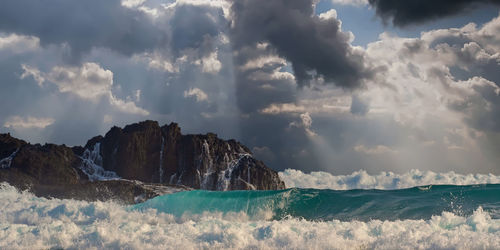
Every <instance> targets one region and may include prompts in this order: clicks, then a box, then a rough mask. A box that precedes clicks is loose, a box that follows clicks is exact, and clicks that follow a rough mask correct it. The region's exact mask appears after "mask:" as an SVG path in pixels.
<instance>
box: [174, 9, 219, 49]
mask: <svg viewBox="0 0 500 250" xmlns="http://www.w3.org/2000/svg"><path fill="white" fill-rule="evenodd" d="M170 25H171V26H172V43H171V47H172V50H173V52H174V53H175V54H177V55H176V57H178V56H179V55H178V54H179V52H180V51H182V50H184V49H189V48H191V49H196V50H198V51H199V52H200V53H201V55H200V57H201V56H204V55H207V54H208V53H210V52H211V51H212V50H213V47H214V44H213V43H214V41H213V39H209V38H213V37H216V36H217V35H218V34H219V33H220V32H221V31H223V30H224V28H225V27H226V26H227V21H226V20H225V19H224V17H223V16H222V10H221V9H218V8H211V7H208V6H193V5H180V6H179V7H177V8H176V10H175V14H174V16H173V18H172V20H171V22H170Z"/></svg>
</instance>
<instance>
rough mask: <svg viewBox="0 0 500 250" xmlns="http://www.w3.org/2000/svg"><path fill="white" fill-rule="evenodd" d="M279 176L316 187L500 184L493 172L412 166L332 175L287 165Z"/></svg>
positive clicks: (293, 184)
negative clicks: (400, 170)
mask: <svg viewBox="0 0 500 250" xmlns="http://www.w3.org/2000/svg"><path fill="white" fill-rule="evenodd" d="M279 176H280V178H281V179H282V180H283V181H284V182H285V185H286V186H287V187H288V188H294V187H296V188H315V189H333V190H350V189H383V190H391V189H402V188H410V187H417V186H427V185H474V184H500V176H496V175H493V174H467V175H462V174H457V173H455V172H453V171H451V172H448V173H435V172H432V171H420V170H415V169H412V170H410V171H409V172H407V173H404V174H395V173H393V172H381V173H380V174H378V175H370V174H368V173H367V172H366V171H365V170H360V171H355V172H353V173H352V174H350V175H332V174H330V173H327V172H311V173H309V174H306V173H304V172H302V171H300V170H295V169H286V170H285V171H283V172H279Z"/></svg>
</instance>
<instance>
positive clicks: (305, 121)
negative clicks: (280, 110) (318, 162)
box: [289, 112, 317, 137]
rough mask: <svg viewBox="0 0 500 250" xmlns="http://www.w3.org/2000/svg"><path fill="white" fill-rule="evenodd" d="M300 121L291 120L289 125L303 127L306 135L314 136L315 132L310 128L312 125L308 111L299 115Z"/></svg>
mask: <svg viewBox="0 0 500 250" xmlns="http://www.w3.org/2000/svg"><path fill="white" fill-rule="evenodd" d="M299 117H300V123H298V122H291V123H290V125H289V127H296V128H303V129H304V131H305V132H306V134H307V135H308V136H311V137H313V136H316V135H317V134H316V133H315V132H314V131H312V130H311V126H312V118H311V115H310V114H309V113H308V112H305V113H303V114H300V115H299Z"/></svg>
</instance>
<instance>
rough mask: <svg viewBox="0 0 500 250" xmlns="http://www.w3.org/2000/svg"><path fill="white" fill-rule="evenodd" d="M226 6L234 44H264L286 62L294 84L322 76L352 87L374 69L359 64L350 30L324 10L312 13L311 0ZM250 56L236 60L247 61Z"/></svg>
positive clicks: (252, 0)
mask: <svg viewBox="0 0 500 250" xmlns="http://www.w3.org/2000/svg"><path fill="white" fill-rule="evenodd" d="M231 11H232V12H231V13H232V14H233V20H232V25H231V33H232V36H231V41H232V44H233V46H234V47H235V49H236V50H241V49H245V48H248V47H254V46H257V45H259V44H262V43H266V44H268V47H269V48H268V50H269V51H270V52H274V53H275V54H276V55H277V56H279V57H280V58H283V59H284V60H287V61H289V62H290V63H291V67H292V70H293V73H294V75H295V79H296V81H297V83H298V84H299V85H309V84H310V83H311V81H312V80H314V79H318V78H322V79H324V81H325V82H326V83H334V84H336V85H338V86H342V87H346V88H356V87H359V86H361V85H362V83H363V80H364V79H366V78H371V77H372V75H373V73H374V72H373V70H371V69H370V68H369V67H368V66H367V65H365V64H364V60H363V53H362V52H361V51H358V50H356V49H354V48H352V47H351V45H350V41H351V40H352V39H351V34H350V33H346V32H343V31H342V30H341V27H340V21H338V20H337V19H336V18H335V16H334V15H333V12H330V14H329V15H328V18H326V17H327V16H326V15H327V14H324V15H323V16H322V17H321V18H320V17H319V16H316V15H314V14H313V1H311V0H293V1H285V0H276V1H266V0H244V1H235V2H233V5H232V8H231ZM257 49H260V48H259V47H258V46H257ZM239 56H240V57H241V56H242V55H239ZM249 56H251V55H249ZM253 58H254V57H249V58H240V60H241V61H242V65H248V64H249V62H251V59H253ZM250 64H251V63H250ZM243 68H244V69H248V66H243Z"/></svg>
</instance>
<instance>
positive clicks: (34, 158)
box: [0, 121, 285, 203]
mask: <svg viewBox="0 0 500 250" xmlns="http://www.w3.org/2000/svg"><path fill="white" fill-rule="evenodd" d="M130 180H133V181H130ZM3 181H6V182H8V183H10V184H11V185H13V186H16V187H18V188H20V189H23V190H24V189H29V190H31V191H32V192H34V193H35V194H37V195H40V196H51V197H57V198H77V199H85V200H106V199H118V200H121V201H124V202H126V203H134V202H139V201H142V200H144V199H148V198H151V197H153V196H156V195H159V194H163V193H168V192H170V191H169V190H175V191H179V190H188V189H189V188H195V189H207V190H221V191H222V190H242V189H243V190H252V189H256V190H271V189H283V188H285V185H284V183H283V182H282V181H281V180H280V179H279V177H278V174H277V173H276V172H275V171H273V170H271V169H269V168H268V167H266V166H265V165H264V163H262V162H261V161H259V160H256V159H255V158H253V156H252V153H251V151H250V150H249V149H248V148H246V147H245V146H243V145H242V144H240V143H238V142H237V141H235V140H228V141H225V140H221V139H219V138H217V135H215V134H211V133H209V134H206V135H182V134H181V129H180V128H179V126H178V125H177V124H175V123H172V124H170V125H165V126H163V127H160V126H159V125H158V123H157V122H155V121H144V122H140V123H136V124H131V125H128V126H126V127H124V128H118V127H113V128H112V129H111V130H110V131H109V132H108V133H106V135H105V136H104V137H103V136H97V137H94V138H92V139H90V140H89V141H88V142H87V144H86V145H85V146H84V147H79V146H78V147H73V148H70V147H67V146H65V145H54V144H45V145H40V144H35V145H32V144H29V143H27V142H25V141H22V140H18V139H16V138H13V137H11V136H10V135H9V134H0V182H3ZM145 183H150V184H145Z"/></svg>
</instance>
